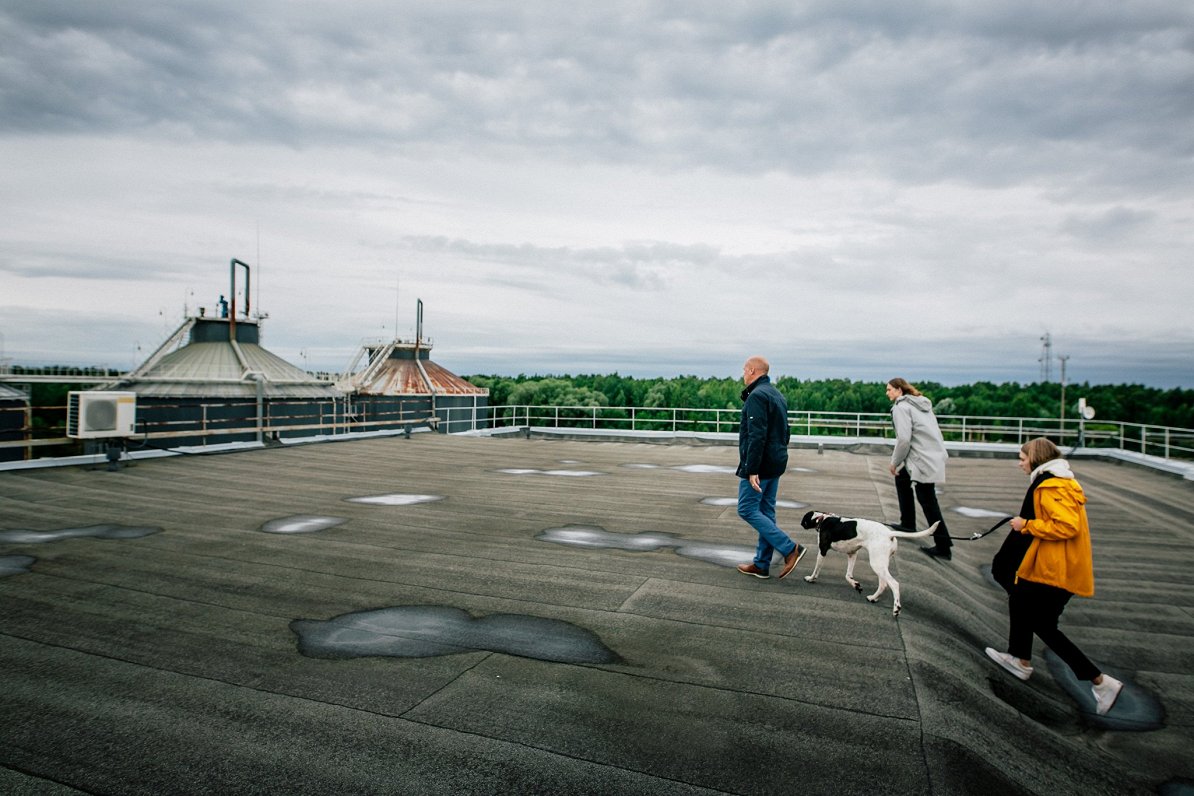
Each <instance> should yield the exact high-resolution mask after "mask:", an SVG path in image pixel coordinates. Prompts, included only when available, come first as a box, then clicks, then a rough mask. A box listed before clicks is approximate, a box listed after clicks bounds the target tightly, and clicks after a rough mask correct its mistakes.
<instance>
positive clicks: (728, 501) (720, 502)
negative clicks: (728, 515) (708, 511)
mask: <svg viewBox="0 0 1194 796" xmlns="http://www.w3.org/2000/svg"><path fill="white" fill-rule="evenodd" d="M701 502H702V503H704V504H705V505H706V506H737V505H738V498H736V497H707V498H701ZM775 506H776V508H781V509H804V508H808V504H807V503H801V502H799V501H796V500H777V501H775Z"/></svg>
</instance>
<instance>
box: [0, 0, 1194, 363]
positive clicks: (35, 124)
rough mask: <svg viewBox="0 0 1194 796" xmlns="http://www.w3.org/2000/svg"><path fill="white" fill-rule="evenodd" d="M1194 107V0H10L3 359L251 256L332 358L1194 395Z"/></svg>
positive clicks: (127, 350)
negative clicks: (1045, 347) (1117, 387)
mask: <svg viewBox="0 0 1194 796" xmlns="http://www.w3.org/2000/svg"><path fill="white" fill-rule="evenodd" d="M1192 89H1194V6H1191V4H1190V3H1189V2H1186V1H1185V0H1172V1H1171V2H1120V1H1119V0H1107V1H1106V2H1099V1H1098V0H1092V2H1071V1H1070V0H1056V1H1055V2H1049V3H1040V2H1036V0H1031V1H1029V0H1025V1H1024V2H1004V1H1002V0H995V1H994V2H991V3H972V2H958V3H951V2H934V3H888V2H866V3H843V2H840V1H839V0H829V1H827V2H804V3H800V2H797V3H793V2H782V3H764V2H750V3H748V2H720V3H704V4H699V3H688V2H658V3H652V2H624V3H618V2H606V3H597V4H574V3H558V2H552V3H546V2H527V0H519V2H509V3H505V2H500V3H499V2H493V3H485V2H481V3H478V2H453V1H452V0H435V2H403V3H393V2H380V1H379V2H357V1H355V0H354V1H353V2H344V3H335V4H332V3H308V2H281V1H279V2H253V0H240V1H239V2H235V3H224V2H212V1H211V0H203V2H189V3H187V2H179V3H170V2H166V3H143V2H140V0H135V1H129V2H121V1H119V0H116V1H113V0H108V2H104V3H78V2H74V1H73V0H72V1H71V2H53V1H47V0H42V1H41V2H36V3H29V2H18V1H17V0H0V169H2V172H3V178H2V179H0V202H2V205H3V223H0V335H2V337H0V347H2V350H0V357H2V358H6V359H8V360H9V361H10V364H26V365H32V364H48V363H71V364H75V363H78V364H97V365H98V364H102V365H107V366H110V367H118V368H128V367H132V366H134V365H136V364H138V363H140V362H141V361H142V360H143V359H144V358H145V357H146V356H148V355H149V353H150V352H152V351H153V350H154V349H155V348H156V347H157V346H158V345H159V344H160V343H161V342H162V341H163V339H164V338H165V337H166V335H167V334H169V333H170V332H171V331H173V330H174V329H175V328H176V327H177V325H178V324H179V323H180V322H181V321H182V318H183V313H184V309H185V310H189V311H191V312H193V311H194V310H195V308H196V307H197V306H199V305H203V306H205V307H207V308H209V312H210V311H213V309H214V306H215V303H216V299H217V298H218V296H219V295H220V294H227V293H228V292H229V270H230V269H229V262H230V260H231V259H232V258H234V257H235V258H239V259H241V260H244V261H246V262H248V263H250V264H251V265H252V267H253V271H252V287H253V289H252V295H251V301H252V310H253V311H254V312H256V311H258V310H260V311H264V312H267V313H268V314H269V319H268V320H267V321H265V323H264V326H263V333H262V336H263V343H264V344H265V345H266V347H267V348H269V349H270V350H272V351H274V352H275V353H277V354H279V355H280V356H282V357H284V358H286V359H288V360H290V361H292V362H294V363H295V364H299V365H305V366H307V367H309V368H312V369H316V368H318V369H328V370H339V369H341V368H342V367H344V366H345V365H347V364H348V362H349V361H350V359H351V358H352V356H353V354H354V353H355V351H356V349H357V346H358V345H359V344H360V343H361V341H362V340H363V339H373V338H379V337H384V338H390V337H393V336H394V335H395V334H398V335H401V336H403V337H407V336H410V335H411V334H412V333H413V326H414V319H415V301H416V299H417V298H421V299H422V300H423V302H424V305H425V328H424V331H425V333H426V334H428V335H429V336H431V337H432V338H433V339H434V341H435V350H434V352H433V357H434V358H435V359H436V361H438V362H440V363H441V364H443V365H445V366H446V367H448V368H450V369H452V370H454V371H456V372H458V373H509V374H516V373H528V374H532V373H578V372H612V371H618V372H620V373H623V374H628V375H638V376H672V375H678V374H689V373H691V374H697V375H718V376H726V375H728V376H736V375H737V374H738V373H739V370H740V365H741V362H742V360H743V359H744V358H745V357H746V356H747V355H749V354H754V353H761V354H764V355H766V356H768V357H770V359H771V360H772V364H773V368H774V369H775V370H776V371H777V372H778V373H780V374H782V375H790V376H797V377H800V378H822V377H846V378H854V379H875V380H879V379H887V378H891V377H892V376H896V375H900V376H904V377H906V378H909V379H910V380H912V381H914V382H915V381H918V380H929V379H931V380H937V381H943V382H946V383H959V382H966V381H973V380H979V379H986V380H993V381H1004V380H1016V381H1023V382H1031V381H1037V380H1038V379H1039V378H1040V376H1041V365H1040V363H1039V362H1038V357H1040V355H1041V350H1042V345H1041V337H1042V335H1044V334H1045V333H1046V332H1048V333H1049V334H1051V336H1052V340H1053V342H1054V348H1053V352H1054V355H1058V354H1064V355H1068V356H1069V360H1068V364H1067V378H1068V379H1069V380H1070V381H1091V382H1097V383H1108V382H1110V383H1119V382H1143V383H1146V384H1152V385H1157V386H1185V387H1194V323H1192V322H1191V320H1190V307H1191V305H1192V304H1194V278H1192V277H1191V275H1190V273H1189V267H1190V265H1191V261H1190V257H1191V252H1192V251H1194V245H1192V244H1194V223H1192V221H1194V190H1192V189H1194V136H1192V135H1191V130H1194V90H1192ZM238 280H239V281H238V287H242V286H243V281H244V280H243V273H242V274H240V275H238ZM238 303H239V305H240V306H241V307H243V306H244V297H243V295H242V296H241V297H240V298H238ZM1052 371H1053V377H1054V379H1056V378H1057V377H1058V375H1059V371H1060V367H1059V364H1058V362H1057V361H1056V359H1055V360H1054V361H1053V365H1052Z"/></svg>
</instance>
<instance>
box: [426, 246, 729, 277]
mask: <svg viewBox="0 0 1194 796" xmlns="http://www.w3.org/2000/svg"><path fill="white" fill-rule="evenodd" d="M404 240H405V241H406V243H407V244H408V245H409V246H410V247H411V248H412V249H413V250H415V251H418V252H422V253H436V254H438V253H445V252H451V253H454V254H457V255H463V256H465V257H467V258H469V259H472V260H478V261H487V262H494V263H501V264H503V265H506V266H510V267H517V268H522V269H533V270H542V271H544V272H552V273H555V274H558V275H564V274H567V275H572V276H580V277H582V278H584V279H586V280H588V281H592V282H597V283H601V284H616V285H621V286H623V287H631V288H647V289H661V288H663V287H664V286H665V285H666V284H667V283H668V282H669V281H671V279H672V278H673V276H674V275H675V274H676V273H679V272H681V271H682V272H684V273H686V274H688V273H691V271H690V270H689V269H690V268H692V267H697V268H703V267H707V266H709V265H711V264H714V263H715V262H717V260H718V258H719V252H718V251H717V250H716V249H715V248H713V247H710V246H705V245H692V246H683V245H676V244H668V243H661V242H630V243H625V244H623V245H622V246H620V247H612V246H605V247H599V248H587V249H586V248H570V247H542V246H535V245H532V244H529V243H524V244H500V243H476V242H473V241H468V240H462V239H455V238H446V237H438V236H410V237H407V238H405V239H404ZM501 280H502V283H503V284H507V283H508V280H509V276H508V275H507V274H503V275H502V276H501ZM543 284H544V285H545V287H546V283H543Z"/></svg>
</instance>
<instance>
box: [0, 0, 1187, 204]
mask: <svg viewBox="0 0 1194 796" xmlns="http://www.w3.org/2000/svg"><path fill="white" fill-rule="evenodd" d="M678 9H679V10H678ZM711 9H712V10H711ZM0 13H2V17H0V24H2V25H3V28H2V29H3V30H4V34H5V40H6V41H8V42H11V43H12V47H11V49H10V51H9V53H8V55H7V57H6V58H5V59H4V61H3V66H2V67H0V68H2V69H3V72H2V75H3V83H4V85H5V86H6V90H5V91H4V92H3V94H2V95H0V118H3V119H4V120H6V121H4V122H3V123H2V124H3V125H4V126H5V127H4V129H7V130H8V131H9V132H15V131H40V132H54V131H69V132H80V131H84V130H101V131H102V130H109V131H111V130H132V129H137V130H143V129H158V130H160V131H161V132H162V133H163V134H166V133H168V134H170V135H179V134H186V133H188V132H189V133H190V134H193V135H196V136H203V137H216V138H222V139H226V140H237V141H239V140H267V141H274V142H279V143H283V144H286V145H290V146H295V147H304V146H309V145H315V144H321V143H331V144H349V143H353V142H355V143H358V144H365V145H368V146H372V147H377V148H386V149H389V148H394V147H407V146H414V147H431V148H434V147H437V146H440V145H450V146H465V147H469V148H473V149H489V150H491V151H493V150H497V151H503V150H504V151H507V152H508V153H509V154H510V155H511V156H516V157H517V156H526V155H529V154H531V153H532V152H534V153H538V154H543V153H554V157H556V158H557V159H560V160H564V161H574V162H593V161H603V162H633V163H651V164H653V165H654V166H655V167H661V168H679V167H682V166H690V165H694V164H705V165H709V166H712V167H715V168H724V169H729V170H734V171H747V172H755V171H762V170H768V169H774V168H782V169H784V170H787V171H791V172H794V173H803V174H809V173H812V174H815V173H823V172H825V171H827V170H829V169H832V168H838V167H844V168H851V169H859V170H868V171H871V170H873V171H877V172H879V173H887V174H893V175H898V176H901V177H904V178H909V179H916V180H922V181H936V180H941V179H946V178H951V179H964V180H968V181H974V182H979V183H991V184H999V183H1004V182H1006V181H1008V180H1012V179H1016V178H1017V177H1018V176H1020V175H1024V174H1027V173H1040V171H1041V170H1044V171H1047V172H1048V171H1051V172H1055V173H1061V174H1068V175H1071V176H1072V177H1073V178H1076V179H1088V180H1090V181H1092V182H1095V183H1097V182H1099V181H1101V180H1103V179H1106V177H1105V176H1104V175H1103V172H1105V171H1107V170H1109V169H1114V170H1116V171H1117V172H1119V171H1129V172H1130V171H1137V172H1144V173H1147V172H1149V171H1151V170H1152V167H1150V165H1149V164H1150V163H1151V162H1152V161H1153V160H1154V159H1156V158H1158V157H1171V156H1174V155H1179V154H1186V155H1188V153H1189V151H1190V147H1189V143H1188V136H1186V135H1185V134H1184V133H1183V132H1182V131H1183V130H1186V129H1189V127H1190V122H1191V117H1192V116H1194V100H1192V99H1191V95H1190V92H1189V91H1188V90H1187V87H1188V86H1189V84H1190V80H1191V77H1192V76H1194V63H1192V62H1191V58H1190V55H1189V52H1190V50H1189V41H1190V35H1191V28H1192V24H1191V23H1192V21H1194V18H1192V13H1191V11H1189V10H1187V9H1184V8H1180V7H1175V6H1173V5H1172V4H1163V3H1145V4H1133V5H1132V6H1131V8H1128V7H1123V6H1121V5H1120V4H1116V3H1096V4H1093V5H1092V4H1090V3H1064V2H1063V3H1058V4H1047V5H1042V4H1038V3H1027V2H1025V3H1000V4H997V5H994V6H990V5H987V6H972V5H971V4H965V5H962V4H959V5H956V6H954V5H950V4H939V5H936V6H932V7H928V8H913V7H911V6H899V7H895V6H891V5H890V4H873V5H871V6H869V7H864V8H862V9H859V8H855V7H846V6H842V5H841V4H831V3H810V4H806V5H804V6H801V7H799V8H788V7H786V6H784V5H782V4H774V5H770V6H769V5H761V6H760V5H757V4H751V5H748V6H729V7H721V6H718V7H715V8H714V7H710V8H690V7H687V6H683V7H675V6H652V5H647V6H643V5H642V4H636V3H622V4H617V3H615V4H611V5H604V4H603V5H602V6H599V7H594V8H580V7H576V6H574V5H567V6H560V5H558V4H551V3H538V4H536V3H531V4H529V5H528V4H509V5H504V4H500V5H496V6H493V5H491V6H480V7H478V6H476V5H475V4H463V5H461V4H453V3H434V4H433V3H414V4H404V5H403V6H402V8H401V13H399V10H398V9H396V8H394V7H392V6H390V5H388V4H383V3H363V4H354V5H351V6H346V7H337V8H336V9H335V10H334V11H332V10H329V9H326V8H325V7H320V6H311V5H303V4H299V5H296V4H289V3H287V4H277V5H272V4H265V5H254V6H243V5H240V4H213V3H202V4H198V3H196V4H183V5H181V6H177V5H174V4H172V5H171V6H169V7H168V8H167V7H159V6H154V5H145V4H135V3H115V4H104V6H102V7H92V6H90V5H88V4H84V5H79V4H74V3H64V2H58V3H39V4H25V5H22V6H20V7H18V8H9V9H8V10H6V11H5V12H0ZM1112 142H1114V143H1112Z"/></svg>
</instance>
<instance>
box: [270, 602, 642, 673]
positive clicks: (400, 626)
mask: <svg viewBox="0 0 1194 796" xmlns="http://www.w3.org/2000/svg"><path fill="white" fill-rule="evenodd" d="M290 629H291V630H292V631H293V632H294V633H295V635H297V636H298V637H299V640H298V649H299V652H301V653H302V654H303V655H306V656H307V657H310V658H332V659H347V658H361V657H370V656H384V657H393V658H429V657H434V656H439V655H459V654H460V653H465V652H479V651H485V652H502V653H505V654H507V655H517V656H519V657H522V658H533V659H535V660H540V661H551V662H556V663H617V662H619V661H620V660H621V657H620V656H619V655H618V654H617V653H615V652H614V651H613V650H611V649H610V648H609V647H607V646H605V645H604V644H603V643H601V639H600V638H599V637H598V636H597V634H596V633H593V632H592V631H590V630H587V629H585V628H583V627H579V626H577V625H574V624H572V623H570V622H564V621H561V620H559V619H544V618H542V617H537V616H526V615H523V614H489V615H488V616H483V617H478V618H474V617H473V616H472V615H470V614H469V613H468V612H467V611H464V610H461V609H459V608H452V607H450V606H444V605H407V606H396V607H393V608H378V609H375V610H372V611H356V612H353V613H347V614H341V615H340V616H337V617H333V618H332V619H328V620H326V621H321V620H316V619H296V620H295V621H293V622H291V623H290Z"/></svg>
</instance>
